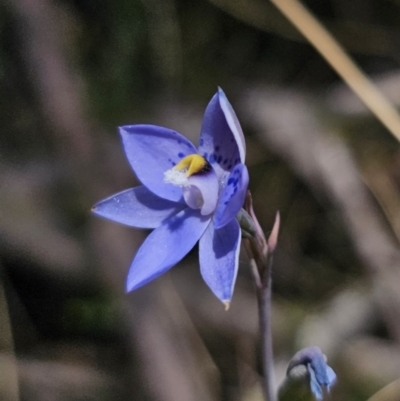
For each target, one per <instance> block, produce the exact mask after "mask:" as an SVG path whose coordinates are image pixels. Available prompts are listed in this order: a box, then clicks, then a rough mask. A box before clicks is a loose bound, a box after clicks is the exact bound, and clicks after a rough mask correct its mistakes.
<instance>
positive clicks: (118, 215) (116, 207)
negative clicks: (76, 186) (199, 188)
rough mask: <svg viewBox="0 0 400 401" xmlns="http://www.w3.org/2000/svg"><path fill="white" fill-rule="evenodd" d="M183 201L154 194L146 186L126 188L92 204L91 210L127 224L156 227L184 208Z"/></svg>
mask: <svg viewBox="0 0 400 401" xmlns="http://www.w3.org/2000/svg"><path fill="white" fill-rule="evenodd" d="M185 208H186V205H185V204H183V203H177V202H171V201H168V200H166V199H162V198H160V197H158V196H157V195H154V194H153V193H152V192H150V191H149V190H148V189H147V188H146V187H144V186H139V187H136V188H131V189H127V190H125V191H123V192H120V193H118V194H115V195H113V196H110V197H109V198H107V199H104V200H102V201H100V202H99V203H97V204H96V205H95V206H93V209H92V212H93V213H95V214H97V215H99V216H102V217H105V218H107V219H110V220H113V221H116V222H118V223H122V224H126V225H128V226H133V227H138V228H156V227H158V226H159V225H160V224H161V223H162V222H163V221H164V220H165V219H166V218H168V217H170V216H172V215H174V214H177V213H179V212H180V211H181V210H183V209H185Z"/></svg>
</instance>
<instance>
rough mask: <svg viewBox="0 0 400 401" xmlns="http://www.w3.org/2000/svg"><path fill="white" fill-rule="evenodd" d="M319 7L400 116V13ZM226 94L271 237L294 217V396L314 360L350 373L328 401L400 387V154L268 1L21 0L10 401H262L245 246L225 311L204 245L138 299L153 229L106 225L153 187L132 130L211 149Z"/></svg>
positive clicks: (10, 7)
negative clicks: (214, 104) (210, 108)
mask: <svg viewBox="0 0 400 401" xmlns="http://www.w3.org/2000/svg"><path fill="white" fill-rule="evenodd" d="M304 3H305V4H306V5H307V6H308V7H309V8H310V10H311V11H312V12H313V13H314V14H315V15H316V17H317V18H318V19H319V20H320V21H321V22H322V23H323V24H324V25H325V26H326V27H327V28H328V29H329V31H330V32H331V33H332V34H333V35H334V36H335V37H336V38H337V39H338V40H339V42H340V43H341V44H342V45H343V47H344V48H345V49H346V50H347V51H348V52H349V53H350V54H351V56H352V57H353V59H354V60H356V62H357V63H358V64H359V65H360V66H361V68H362V69H363V70H364V71H365V72H366V73H367V74H368V76H369V77H370V78H371V79H372V80H373V81H374V82H375V83H376V84H377V85H378V87H379V88H380V89H381V90H382V92H383V93H385V95H386V96H387V97H388V98H389V99H390V100H391V101H392V103H393V104H394V105H395V106H398V105H400V70H399V63H400V50H399V49H400V47H399V44H400V2H399V1H398V0H385V1H380V0H350V1H347V0H326V1H318V0H309V1H306V2H304ZM217 86H221V87H222V88H223V89H224V90H225V92H226V94H227V96H228V98H229V99H230V101H231V103H232V104H233V106H234V108H235V110H236V112H237V114H238V116H239V119H240V121H241V122H242V125H243V128H244V131H245V135H246V139H247V143H248V154H247V163H248V166H249V170H250V177H251V183H250V189H251V191H252V193H253V197H254V203H255V210H256V213H257V214H258V217H259V219H260V221H261V224H262V225H263V227H264V229H265V230H266V232H268V230H269V229H270V227H271V226H272V223H273V219H274V215H275V212H276V211H277V210H280V212H281V217H282V227H281V237H280V242H279V249H278V251H277V257H276V260H275V265H274V271H273V280H274V305H273V333H274V341H275V342H274V347H275V356H276V358H275V370H276V372H275V374H276V382H277V385H278V384H279V382H280V381H281V380H282V378H283V377H284V374H285V369H286V366H287V361H288V360H289V359H290V357H291V356H292V355H293V354H294V353H295V352H296V351H297V350H298V349H300V348H302V347H304V346H308V345H318V346H320V347H321V348H322V349H323V351H324V352H325V353H326V354H327V356H328V358H329V362H330V365H331V366H332V367H333V368H334V369H335V371H336V373H337V375H338V377H339V381H338V384H337V386H335V388H334V390H333V394H332V399H333V400H347V401H358V400H366V399H368V398H369V397H370V396H371V395H372V394H373V393H375V392H376V391H377V390H378V389H379V388H381V387H383V386H385V385H387V384H388V383H390V382H393V381H394V380H396V379H398V377H399V376H400V296H399V295H398V294H399V293H400V255H399V239H400V147H399V143H398V141H397V140H396V139H394V137H392V136H391V134H390V133H389V132H388V131H387V130H386V129H385V128H384V127H383V126H382V124H381V123H380V122H378V120H377V119H376V118H375V117H374V116H373V115H372V114H371V113H369V112H368V111H367V110H366V108H365V107H364V106H363V105H362V104H361V102H359V101H358V100H357V98H356V97H355V96H354V95H353V94H352V93H351V92H350V91H349V90H348V89H347V88H346V87H345V86H344V85H343V83H342V82H341V80H340V79H339V78H338V77H337V75H336V74H335V73H334V72H333V70H332V68H331V67H330V66H329V65H328V64H327V63H326V62H325V61H324V60H323V59H322V58H321V56H320V55H319V54H318V53H317V52H316V51H315V50H314V49H313V48H312V47H311V46H310V45H309V44H308V43H307V42H306V41H305V40H304V39H303V38H302V37H301V35H300V34H298V33H297V31H296V30H295V29H294V28H293V27H292V26H291V24H290V23H289V22H287V21H286V20H285V18H284V17H283V16H282V15H281V14H280V13H279V12H278V11H277V10H276V9H275V8H274V6H273V5H272V4H271V3H269V2H268V1H267V0H235V1H232V0H231V1H230V0H209V1H207V0H200V1H185V0H164V1H156V0H114V1H110V0H97V1H94V0H58V1H56V0H54V1H51V0H6V1H5V2H3V3H2V4H0V102H1V107H0V121H1V142H0V399H2V400H6V401H8V400H10V401H17V400H21V401H39V400H40V401H67V400H78V401H91V400H97V401H103V400H104V401H109V400H121V401H123V400H149V401H150V400H154V401H181V400H182V401H192V400H193V401H197V400H199V401H200V400H224V401H225V400H226V401H239V400H240V401H257V400H261V399H262V395H261V387H260V375H261V374H262V372H261V366H260V358H259V341H258V333H257V310H256V302H255V291H254V288H253V283H252V279H251V275H250V272H249V267H248V264H247V260H246V256H245V254H244V252H242V254H241V259H240V260H241V266H240V271H239V276H238V279H237V286H236V290H235V295H234V298H233V302H232V305H231V308H230V310H229V311H228V312H225V311H224V307H223V305H221V304H220V303H219V301H218V300H217V299H216V298H215V297H214V296H213V295H212V294H211V292H210V291H209V290H208V289H207V288H206V286H205V284H204V283H203V282H202V280H201V277H200V274H199V269H198V262H197V251H196V249H195V250H194V251H193V252H192V253H191V254H190V255H189V256H188V257H187V258H186V259H185V260H184V261H183V262H182V263H180V264H179V265H178V266H177V267H175V268H174V269H172V271H171V273H168V274H167V275H165V276H163V277H161V278H159V279H157V280H155V281H154V282H152V283H150V284H148V285H146V286H145V287H143V288H141V289H140V290H137V291H136V292H134V293H132V294H128V295H126V294H125V293H124V288H125V285H124V280H125V275H126V272H127V270H128V267H129V265H130V262H131V260H132V258H133V256H134V254H135V251H136V249H137V248H138V247H139V245H140V243H141V242H142V241H143V238H144V236H145V234H146V233H145V232H144V231H140V230H135V229H129V228H126V227H122V226H118V225H117V224H114V223H111V222H107V221H104V220H100V219H96V218H95V217H93V216H92V215H91V214H90V208H91V206H92V205H93V204H94V203H95V202H97V201H98V200H100V199H102V198H105V197H107V196H109V195H111V194H113V193H116V192H118V191H121V190H123V189H125V188H128V187H131V186H134V185H137V181H136V179H135V177H134V175H133V174H132V172H131V170H130V167H129V165H128V163H127V161H126V159H125V156H124V153H123V149H122V146H121V143H120V139H119V137H118V134H117V132H116V127H117V126H118V125H124V124H128V123H152V124H159V125H164V126H167V127H170V128H173V129H176V130H177V131H179V132H181V133H182V134H184V135H186V136H188V137H189V138H191V139H192V140H193V141H194V142H195V143H196V141H197V137H198V134H199V131H200V126H201V119H202V113H203V111H204V109H205V107H206V105H207V102H208V101H209V99H210V98H211V97H212V95H213V94H214V93H215V91H216V88H217ZM392 388H393V387H392ZM394 391H395V395H397V398H387V400H389V399H391V400H398V399H399V397H398V394H400V390H399V388H398V387H397V390H396V388H395V390H394ZM396 391H397V392H396ZM380 400H381V401H382V400H385V399H384V398H380ZM374 401H375V400H374Z"/></svg>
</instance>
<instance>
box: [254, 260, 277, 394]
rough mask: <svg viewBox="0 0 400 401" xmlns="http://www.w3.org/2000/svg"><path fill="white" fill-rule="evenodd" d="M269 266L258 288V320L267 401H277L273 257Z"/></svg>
mask: <svg viewBox="0 0 400 401" xmlns="http://www.w3.org/2000/svg"><path fill="white" fill-rule="evenodd" d="M268 259H269V266H268V268H267V269H266V271H265V272H264V277H263V278H262V286H261V287H259V288H257V300H258V318H259V325H260V334H261V356H262V364H263V370H264V395H265V399H266V401H275V393H274V385H273V383H274V365H273V360H274V358H273V350H272V332H271V284H272V281H271V266H272V255H271V256H270V257H269V258H268Z"/></svg>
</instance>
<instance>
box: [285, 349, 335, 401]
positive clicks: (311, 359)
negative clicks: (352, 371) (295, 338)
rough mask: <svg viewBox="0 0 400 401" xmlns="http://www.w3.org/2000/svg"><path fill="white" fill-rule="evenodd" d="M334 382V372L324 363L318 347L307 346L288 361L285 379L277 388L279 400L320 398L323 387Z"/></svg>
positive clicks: (324, 358) (297, 400)
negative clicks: (278, 388)
mask: <svg viewBox="0 0 400 401" xmlns="http://www.w3.org/2000/svg"><path fill="white" fill-rule="evenodd" d="M335 382H336V374H335V372H334V371H333V369H332V368H331V367H330V366H329V365H328V364H327V363H326V357H325V355H324V354H323V353H322V351H321V349H320V348H318V347H308V348H304V349H302V350H300V351H299V352H297V353H296V354H295V355H294V356H293V358H292V359H291V360H290V362H289V366H288V368H287V371H286V379H285V381H284V382H283V384H282V386H281V388H280V390H279V400H280V401H286V400H291V401H308V400H313V399H317V400H322V399H323V398H324V388H325V389H326V391H328V392H329V391H330V387H331V386H332V385H333V384H334V383H335Z"/></svg>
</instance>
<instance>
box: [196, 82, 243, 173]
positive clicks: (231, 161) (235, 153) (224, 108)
mask: <svg viewBox="0 0 400 401" xmlns="http://www.w3.org/2000/svg"><path fill="white" fill-rule="evenodd" d="M235 121H237V117H236V115H234V111H233V109H232V106H230V104H229V102H228V100H227V99H226V96H225V94H224V93H223V92H222V90H219V91H218V92H217V93H216V94H215V95H214V96H213V98H212V99H211V101H210V103H209V104H208V106H207V108H206V111H205V113H204V119H203V125H202V127H201V134H200V141H199V153H200V154H201V155H202V156H204V157H205V158H206V159H207V160H208V161H209V162H210V164H211V165H212V166H213V168H214V169H215V171H216V173H217V175H218V177H221V176H224V175H225V174H226V173H227V172H230V171H231V170H232V168H233V167H234V166H236V164H238V163H241V162H243V161H244V152H245V150H244V147H243V143H242V141H241V140H237V137H240V133H238V129H237V126H236V122H235ZM237 124H239V123H238V122H237ZM239 127H240V125H239ZM241 135H243V133H242V134H241ZM238 142H239V143H240V146H239V145H238Z"/></svg>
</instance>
